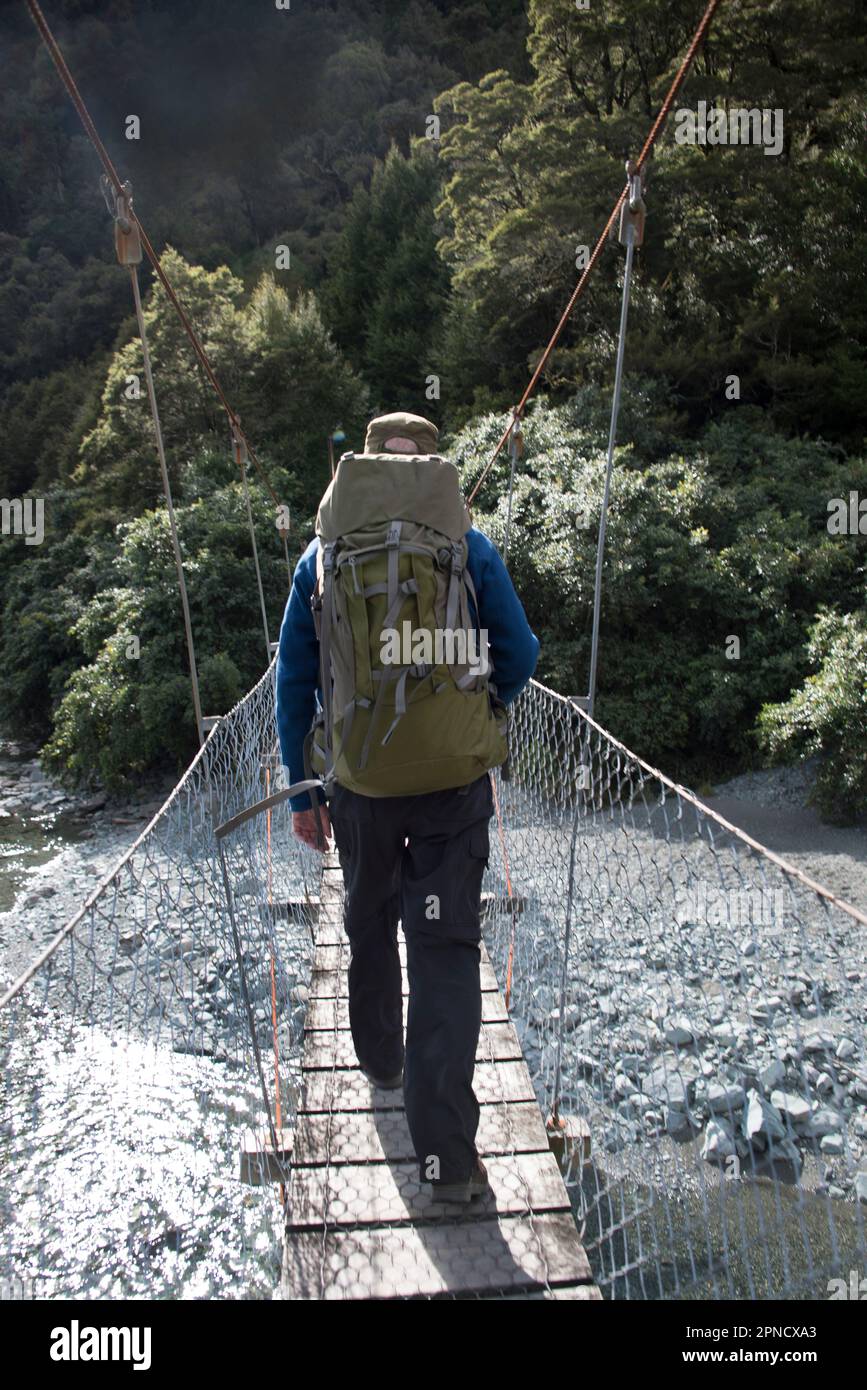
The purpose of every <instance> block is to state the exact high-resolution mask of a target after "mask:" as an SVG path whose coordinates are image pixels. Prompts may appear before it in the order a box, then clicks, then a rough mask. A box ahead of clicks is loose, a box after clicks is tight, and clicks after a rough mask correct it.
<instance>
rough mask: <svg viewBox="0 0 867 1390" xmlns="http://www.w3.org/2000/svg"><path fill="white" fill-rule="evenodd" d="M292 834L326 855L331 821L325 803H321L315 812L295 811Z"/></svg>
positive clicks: (293, 813)
mask: <svg viewBox="0 0 867 1390" xmlns="http://www.w3.org/2000/svg"><path fill="white" fill-rule="evenodd" d="M292 833H293V835H294V836H295V837H296V839H298V840H300V841H301V842H302V844H305V845H309V846H310V848H311V849H318V850H321V852H322V853H323V854H324V853H325V851H326V850H327V849H328V837H329V836H330V834H331V821H330V820H329V819H328V808H327V806H326V805H325V803H324V802H320V803H319V805H318V806H317V808H316V810H315V811H314V810H312V809H311V810H309V811H293V812H292Z"/></svg>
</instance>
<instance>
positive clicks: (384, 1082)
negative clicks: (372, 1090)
mask: <svg viewBox="0 0 867 1390" xmlns="http://www.w3.org/2000/svg"><path fill="white" fill-rule="evenodd" d="M361 1070H362V1071H363V1072H364V1075H365V1076H366V1077H367V1079H368V1081H369V1082H370V1084H371V1085H372V1086H379V1088H380V1090H383V1091H396V1090H398V1089H399V1087H401V1086H402V1085H403V1071H402V1070H401V1071H399V1072H397V1074H396V1075H395V1076H386V1077H382V1076H374V1075H373V1072H371V1071H368V1070H367V1067H362V1068H361Z"/></svg>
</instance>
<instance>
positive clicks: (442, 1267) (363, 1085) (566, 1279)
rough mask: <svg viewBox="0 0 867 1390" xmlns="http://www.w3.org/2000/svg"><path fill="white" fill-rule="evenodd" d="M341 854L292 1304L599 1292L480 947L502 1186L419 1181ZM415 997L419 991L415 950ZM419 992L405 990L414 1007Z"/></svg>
mask: <svg viewBox="0 0 867 1390" xmlns="http://www.w3.org/2000/svg"><path fill="white" fill-rule="evenodd" d="M342 902H343V882H342V876H341V873H340V867H339V864H338V861H337V856H336V854H329V855H328V856H326V863H325V869H324V872H323V885H322V893H321V905H320V908H319V912H318V920H317V923H316V927H315V929H314V930H315V940H316V948H315V954H314V969H313V976H312V983H311V990H310V1002H309V1007H308V1014H307V1020H306V1024H305V1033H304V1047H303V1053H302V1062H301V1066H302V1074H303V1087H302V1098H301V1102H300V1105H299V1110H298V1116H297V1121H296V1129H295V1137H294V1145H293V1153H292V1163H291V1174H290V1178H289V1183H288V1192H287V1213H288V1215H287V1224H286V1232H285V1241H284V1250H283V1273H282V1279H281V1297H283V1298H285V1299H318V1298H325V1299H334V1298H341V1299H385V1298H393V1299H406V1298H455V1297H457V1298H461V1297H464V1298H473V1297H476V1298H483V1299H484V1298H487V1299H492V1298H515V1297H517V1298H523V1299H582V1300H584V1299H586V1300H594V1299H599V1298H601V1294H600V1293H599V1290H598V1289H597V1288H596V1286H595V1284H594V1283H593V1280H592V1275H591V1272H590V1266H589V1263H588V1261H587V1256H586V1254H585V1252H584V1250H583V1248H582V1246H581V1243H580V1240H579V1238H578V1232H577V1230H576V1227H575V1222H574V1220H573V1218H572V1213H571V1211H570V1207H569V1198H568V1195H567V1192H566V1187H565V1184H564V1182H563V1179H562V1176H561V1174H560V1170H559V1168H558V1166H557V1161H556V1159H555V1158H554V1155H553V1154H552V1153H551V1152H550V1150H549V1147H548V1141H547V1136H546V1134H545V1126H544V1124H543V1122H542V1116H541V1113H540V1111H539V1107H538V1104H537V1102H536V1098H535V1094H534V1091H533V1086H532V1083H531V1081H530V1074H529V1072H528V1071H527V1067H526V1065H525V1063H524V1061H523V1058H522V1055H521V1048H520V1044H519V1042H518V1038H517V1035H516V1033H515V1030H514V1028H513V1027H512V1024H511V1023H510V1022H509V1019H508V1015H507V1013H506V1008H505V1004H504V1002H503V999H502V996H501V995H500V993H499V988H498V985H497V980H496V977H495V975H494V971H493V968H492V966H491V963H490V960H489V959H488V956H487V952H486V951H485V948H484V946H483V947H482V971H481V977H482V1029H481V1036H480V1039H479V1049H478V1052H477V1054H476V1059H477V1060H476V1070H475V1078H474V1088H475V1092H476V1095H477V1096H478V1099H479V1103H480V1107H481V1115H480V1121H479V1132H478V1136H477V1141H476V1142H477V1146H478V1148H479V1152H480V1153H481V1154H482V1155H483V1157H484V1159H485V1165H486V1167H487V1169H488V1175H489V1178H490V1181H491V1189H492V1190H491V1193H490V1194H488V1195H487V1196H486V1197H484V1198H477V1199H475V1200H474V1201H473V1202H472V1203H471V1204H470V1206H469V1207H468V1208H462V1207H455V1206H453V1205H446V1204H443V1203H438V1202H436V1201H434V1199H433V1196H432V1193H431V1188H430V1186H429V1185H428V1184H426V1183H420V1182H419V1180H418V1164H417V1162H416V1158H415V1154H414V1152H413V1147H412V1143H411V1141H410V1137H409V1130H408V1128H407V1123H406V1115H405V1113H404V1108H403V1094H402V1092H401V1091H382V1090H379V1089H377V1088H376V1087H374V1086H373V1085H372V1084H371V1083H370V1082H369V1081H368V1080H367V1078H366V1077H365V1076H364V1074H363V1073H362V1072H361V1071H360V1070H359V1068H358V1065H357V1061H356V1057H355V1051H354V1049H353V1046H352V1036H351V1034H350V1032H349V1016H348V1011H347V998H346V994H347V980H346V969H347V966H348V963H349V944H348V941H347V939H346V936H345V933H344V930H343V911H342ZM401 959H402V961H403V962H404V996H406V993H407V983H406V969H405V946H403V945H402V946H401ZM405 1009H406V997H404V1010H405Z"/></svg>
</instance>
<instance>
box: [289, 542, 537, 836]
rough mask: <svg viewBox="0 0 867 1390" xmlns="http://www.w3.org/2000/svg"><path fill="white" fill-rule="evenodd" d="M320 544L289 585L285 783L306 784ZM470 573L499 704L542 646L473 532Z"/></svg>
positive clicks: (489, 548)
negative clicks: (305, 752)
mask: <svg viewBox="0 0 867 1390" xmlns="http://www.w3.org/2000/svg"><path fill="white" fill-rule="evenodd" d="M318 549H319V541H318V540H316V539H314V540H312V541H311V542H310V544H309V545H308V547H307V549H306V550H305V552H304V554H303V555H302V556H301V559H300V560H299V561H298V564H297V565H296V566H295V574H294V577H293V580H292V591H291V593H290V595H289V600H288V602H287V604H286V611H285V613H284V615H283V624H282V626H281V628H280V649H279V652H278V656H277V732H278V734H279V736H280V752H281V756H282V759H283V766H284V767H285V769H286V776H287V778H288V780H289V782H290V783H292V782H300V781H301V780H302V778H303V777H304V751H303V750H304V739H305V737H306V735H307V732H308V730H309V728H310V725H311V723H312V721H313V715H314V713H315V711H316V702H317V700H318V701H319V702H320V703H321V701H322V691H321V689H320V688H319V642H318V641H317V638H316V628H315V627H314V625H313V610H312V609H311V607H310V600H311V599H312V597H313V590H314V589H315V587H316V554H317V551H318ZM467 569H468V571H469V574H470V578H471V579H472V581H473V584H474V585H475V589H476V595H477V597H478V600H479V611H478V615H477V618H478V622H477V626H478V627H483V628H487V632H488V642H489V644H490V650H489V661H490V664H491V667H492V671H491V676H492V680H493V683H494V684H495V685H496V687H497V694H498V696H499V698H500V699H501V700H502V701H503V702H504V704H507V705H508V704H510V703H511V702H512V700H514V699H515V698H516V696H518V695H520V693H521V691H522V690H523V688H524V686H525V685H526V684H527V682H528V680H529V679H530V677H531V676H532V674H533V672H534V671H535V669H536V661H537V659H538V656H539V641H538V638H537V637H536V636H535V635H534V634H533V632H532V631H531V629H530V625H529V623H528V622H527V618H526V615H525V613H524V609H523V607H522V606H521V600H520V599H519V598H518V595H517V594H516V593H515V590H514V587H513V585H512V581H511V579H510V578H509V572H508V570H507V569H506V567H505V565H504V564H503V561H502V560H501V558H500V553H499V551H498V550H497V548H496V546H495V545H494V544H493V542H491V541H489V540H488V538H487V536H484V535H482V533H481V531H477V530H476V529H475V527H471V528H470V530H469V531H468V532H467ZM309 806H310V798H309V797H308V796H307V795H306V794H305V793H302V795H301V796H297V797H293V799H292V809H293V811H304V810H307V809H308V808H309Z"/></svg>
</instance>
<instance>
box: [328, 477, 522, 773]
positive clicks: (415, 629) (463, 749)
mask: <svg viewBox="0 0 867 1390" xmlns="http://www.w3.org/2000/svg"><path fill="white" fill-rule="evenodd" d="M469 527H470V518H469V513H468V512H467V509H466V505H465V503H464V500H463V497H462V496H461V491H460V482H459V478H458V472H457V469H456V468H455V466H454V465H453V464H452V463H449V462H448V461H447V460H446V459H443V458H440V457H439V456H438V455H436V454H426V455H422V454H344V456H343V457H342V458H341V460H340V463H339V464H338V467H337V472H336V474H335V476H334V478H333V480H332V482H331V485H330V487H329V488H328V491H327V492H326V494H325V496H324V497H323V499H322V502H321V504H320V507H319V512H318V515H317V518H316V534H317V536H318V537H319V542H320V549H319V553H318V557H317V584H316V591H315V593H314V595H313V615H314V621H315V624H316V631H317V636H318V638H319V646H320V673H321V686H322V693H323V707H322V709H321V710H319V711H318V712H317V717H316V719H315V720H314V723H313V727H312V729H311V731H310V734H309V735H308V740H307V756H308V770H312V771H315V772H318V773H319V774H320V775H321V776H323V777H324V779H325V782H326V785H327V784H328V783H330V782H333V781H336V782H338V783H339V784H340V785H341V786H343V787H348V788H349V789H350V790H352V791H356V792H361V793H362V794H363V795H365V796H408V795H415V794H417V793H420V792H431V791H441V790H444V789H445V788H448V787H460V786H464V785H465V784H466V783H467V782H471V781H473V779H474V778H476V777H479V776H480V775H481V774H482V773H483V772H485V771H487V769H488V768H491V767H496V766H497V765H498V764H499V763H502V762H503V761H504V760H505V758H506V754H507V747H506V741H505V708H504V706H503V705H502V704H501V703H500V702H499V701H498V700H497V699H496V695H495V691H494V690H493V688H492V687H491V686H490V684H489V676H490V672H488V673H486V674H482V668H483V667H484V664H485V649H484V647H483V648H482V659H481V660H478V659H475V661H474V658H477V657H478V651H479V648H478V634H477V629H476V626H475V622H474V620H473V618H472V616H471V614H470V609H469V604H468V598H469V597H470V596H471V597H472V600H473V604H474V606H475V609H476V613H478V604H477V601H476V595H475V590H474V588H473V583H472V579H471V578H470V575H469V573H468V572H467V542H466V533H467V531H468V530H469ZM438 634H439V637H438Z"/></svg>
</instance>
